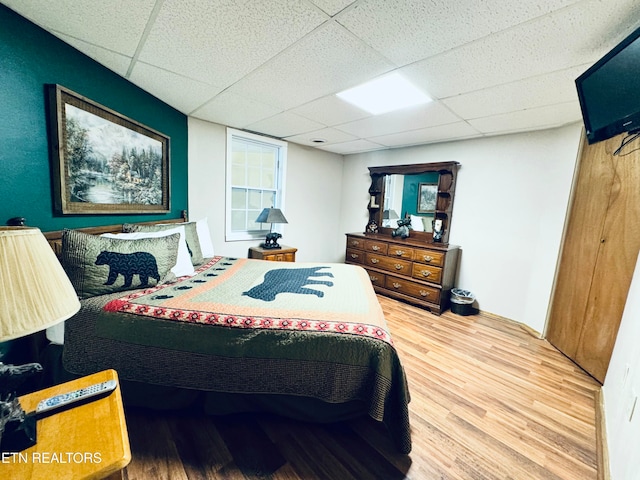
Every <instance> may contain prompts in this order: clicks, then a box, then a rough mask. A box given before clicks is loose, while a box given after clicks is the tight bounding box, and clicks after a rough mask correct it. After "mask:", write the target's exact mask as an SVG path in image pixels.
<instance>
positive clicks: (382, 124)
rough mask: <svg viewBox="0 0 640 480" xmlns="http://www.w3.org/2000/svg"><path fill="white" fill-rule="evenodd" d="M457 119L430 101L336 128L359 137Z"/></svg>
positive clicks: (439, 123)
mask: <svg viewBox="0 0 640 480" xmlns="http://www.w3.org/2000/svg"><path fill="white" fill-rule="evenodd" d="M458 121H460V118H459V117H458V116H456V115H454V114H453V113H451V111H450V110H449V109H447V108H446V107H445V106H443V105H442V104H440V103H439V102H432V103H428V104H426V105H420V106H418V107H412V108H405V109H402V110H398V111H396V112H390V113H385V114H382V115H376V116H372V117H367V118H364V119H362V120H356V121H355V122H351V123H347V124H344V125H338V126H337V127H336V128H338V129H340V130H342V131H344V132H347V133H351V134H353V135H357V136H359V137H377V136H380V135H387V134H391V133H397V132H401V131H403V130H417V129H419V128H424V127H432V126H434V125H443V124H447V123H454V122H458Z"/></svg>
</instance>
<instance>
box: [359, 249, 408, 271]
mask: <svg viewBox="0 0 640 480" xmlns="http://www.w3.org/2000/svg"><path fill="white" fill-rule="evenodd" d="M365 259H366V260H365V265H368V266H370V267H376V268H381V269H382V270H387V271H389V272H394V273H399V274H401V275H407V276H410V275H411V262H409V261H407V260H402V259H400V258H390V257H385V256H383V255H379V254H377V253H369V252H367V254H366V257H365Z"/></svg>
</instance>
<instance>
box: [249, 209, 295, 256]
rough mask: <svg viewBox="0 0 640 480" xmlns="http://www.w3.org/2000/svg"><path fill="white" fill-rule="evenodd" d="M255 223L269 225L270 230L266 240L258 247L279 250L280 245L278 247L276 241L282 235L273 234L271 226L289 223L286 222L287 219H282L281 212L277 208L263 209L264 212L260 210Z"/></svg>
mask: <svg viewBox="0 0 640 480" xmlns="http://www.w3.org/2000/svg"><path fill="white" fill-rule="evenodd" d="M256 222H258V223H270V224H271V229H270V230H269V233H267V238H266V239H265V242H264V243H262V244H261V245H260V246H261V247H262V248H266V249H270V248H281V247H280V245H278V239H279V238H282V235H280V234H279V233H277V232H273V224H274V223H289V222H287V219H286V218H284V215H283V213H282V211H280V209H279V208H273V207H271V208H265V209H264V210H262V212H260V215H258V218H256Z"/></svg>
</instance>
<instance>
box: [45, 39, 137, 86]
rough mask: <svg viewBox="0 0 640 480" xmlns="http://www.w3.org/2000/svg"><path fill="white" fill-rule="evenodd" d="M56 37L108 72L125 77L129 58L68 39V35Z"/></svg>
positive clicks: (80, 41)
mask: <svg viewBox="0 0 640 480" xmlns="http://www.w3.org/2000/svg"><path fill="white" fill-rule="evenodd" d="M57 36H58V37H59V38H60V39H61V40H62V41H64V42H66V43H68V44H69V45H71V46H72V47H73V48H75V49H76V50H79V51H81V52H82V53H84V54H85V55H87V56H88V57H90V58H92V59H94V60H95V61H96V62H98V63H100V64H101V65H104V66H105V67H107V68H108V69H109V70H112V71H114V72H115V73H117V74H118V75H120V76H122V77H124V76H126V75H127V71H128V70H129V66H130V65H131V57H127V56H126V55H121V54H119V53H116V52H112V51H111V50H107V49H105V48H101V47H97V46H95V45H93V44H90V43H86V42H83V41H82V40H78V39H77V38H73V37H70V36H68V35H63V34H60V33H59V34H57Z"/></svg>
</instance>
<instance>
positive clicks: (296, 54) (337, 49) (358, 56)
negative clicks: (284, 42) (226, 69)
mask: <svg viewBox="0 0 640 480" xmlns="http://www.w3.org/2000/svg"><path fill="white" fill-rule="evenodd" d="M392 68H393V65H392V64H390V63H389V62H388V61H386V60H385V59H384V58H382V57H381V56H380V55H379V54H378V53H376V52H375V51H373V50H371V49H370V48H369V47H367V46H366V45H364V44H363V43H362V42H360V41H359V40H357V39H356V38H354V37H353V36H352V35H350V34H349V33H348V32H346V31H345V30H344V29H343V28H342V27H340V26H339V25H337V24H335V23H333V22H331V23H329V24H327V25H325V26H323V28H319V29H317V30H316V31H314V32H313V33H312V34H311V35H308V36H307V37H305V38H304V39H302V40H301V41H300V42H298V43H297V44H296V45H294V46H293V47H291V48H290V49H289V50H287V51H286V52H284V53H282V54H281V55H279V56H278V57H276V58H274V59H273V60H271V61H269V62H268V63H267V64H265V65H263V66H262V67H260V68H259V69H257V70H256V71H255V72H253V73H251V74H250V75H247V76H246V77H245V78H243V79H242V80H240V81H239V82H238V83H236V84H235V85H233V86H232V87H231V88H230V90H231V91H233V92H234V93H237V94H240V95H246V96H248V97H251V98H254V99H256V100H260V101H264V102H265V103H268V104H270V105H276V106H279V107H281V108H282V109H283V110H287V109H289V108H291V107H294V106H297V105H300V104H301V103H306V102H309V101H311V100H315V99H316V98H319V97H323V96H325V95H328V94H331V93H336V92H338V91H340V90H343V89H345V88H348V87H352V86H354V85H356V84H358V83H360V82H363V81H365V80H369V79H371V78H372V77H375V76H376V75H380V74H382V73H385V72H387V71H389V70H391V69H392Z"/></svg>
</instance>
